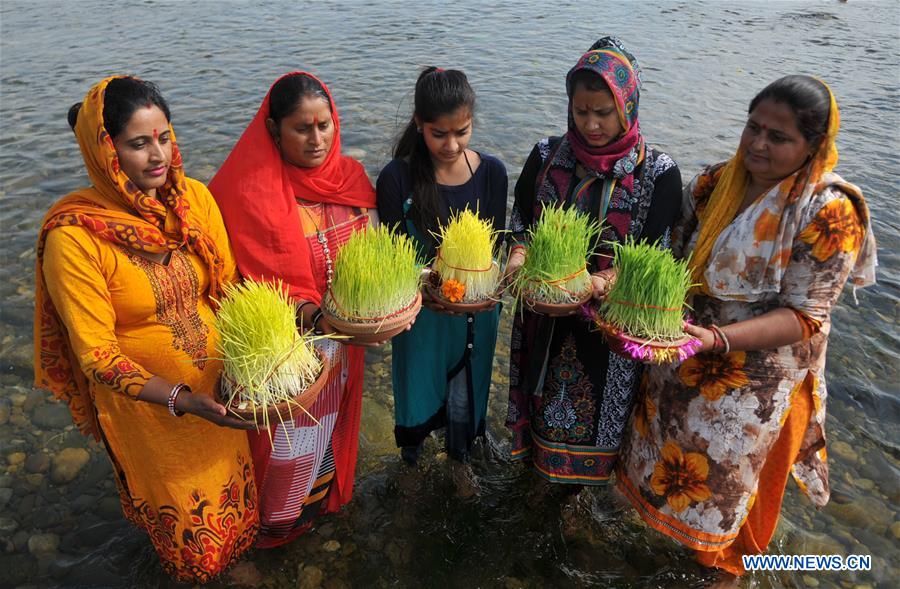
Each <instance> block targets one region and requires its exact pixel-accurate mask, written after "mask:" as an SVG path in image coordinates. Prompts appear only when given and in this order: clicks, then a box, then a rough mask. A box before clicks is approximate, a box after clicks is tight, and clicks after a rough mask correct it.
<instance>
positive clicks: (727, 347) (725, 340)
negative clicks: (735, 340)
mask: <svg viewBox="0 0 900 589" xmlns="http://www.w3.org/2000/svg"><path fill="white" fill-rule="evenodd" d="M709 327H710V329H712V330H713V331H714V332H715V333H716V334H718V336H719V337H720V338H722V345H723V346H724V347H725V350H724V351H723V352H722V353H723V354H727V353H729V352H731V342H729V341H728V336H727V335H725V331H724V330H723V329H722V328H721V327H719V326H718V325H715V324H714V325H710V326H709Z"/></svg>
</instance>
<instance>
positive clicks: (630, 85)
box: [507, 37, 681, 485]
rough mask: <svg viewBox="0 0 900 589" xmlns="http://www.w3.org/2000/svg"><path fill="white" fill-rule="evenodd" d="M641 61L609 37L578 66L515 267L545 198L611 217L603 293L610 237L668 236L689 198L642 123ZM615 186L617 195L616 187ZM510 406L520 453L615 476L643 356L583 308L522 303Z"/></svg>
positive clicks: (547, 144)
mask: <svg viewBox="0 0 900 589" xmlns="http://www.w3.org/2000/svg"><path fill="white" fill-rule="evenodd" d="M640 85H641V70H640V68H639V66H638V64H637V61H636V60H635V58H634V56H632V55H631V54H630V53H629V52H628V51H627V50H625V48H624V47H623V46H622V44H621V42H620V41H619V40H618V39H616V38H615V37H604V38H603V39H601V40H599V41H597V43H595V44H594V45H593V46H592V47H591V49H590V50H589V51H588V52H587V53H585V54H584V55H583V56H582V57H581V58H580V59H579V60H578V63H577V64H576V65H575V67H573V68H572V69H571V70H569V73H568V75H567V76H566V90H567V93H568V96H569V109H568V110H569V112H568V131H567V132H566V134H565V135H563V136H562V137H556V138H545V139H542V140H540V141H539V142H538V143H537V145H535V147H534V149H533V150H532V151H531V155H530V156H529V157H528V160H527V162H526V163H525V167H524V168H523V170H522V174H521V176H519V180H518V182H517V183H516V188H515V203H514V205H513V212H512V218H511V219H510V227H509V228H510V231H511V235H510V239H511V244H512V245H511V249H510V262H509V269H508V272H514V271H515V269H516V268H518V267H519V266H521V264H522V262H523V261H524V259H525V256H526V254H527V249H528V243H527V237H526V232H527V230H528V229H529V228H530V227H531V226H532V225H533V224H534V223H535V222H536V221H537V219H538V217H539V216H540V212H541V210H542V208H543V207H545V206H564V207H567V208H568V207H575V208H577V209H578V210H579V211H581V212H582V213H583V214H585V215H590V216H591V217H592V218H593V219H595V220H597V221H600V222H602V223H603V231H602V233H601V235H600V237H599V239H598V242H597V248H596V251H595V254H594V255H593V256H591V258H590V259H589V261H588V263H589V268H588V269H589V270H590V271H591V273H592V278H593V283H594V284H593V286H594V296H595V297H597V298H599V297H602V296H603V294H604V293H605V292H606V290H607V289H608V287H609V284H610V282H611V280H613V279H614V276H613V274H612V270H611V269H610V264H611V261H612V258H611V251H610V243H611V242H620V243H621V242H623V241H624V240H625V238H626V237H629V236H631V237H634V238H635V239H646V240H648V241H649V242H654V241H656V240H660V241H661V243H663V244H664V245H665V244H666V243H667V240H668V238H669V231H670V228H671V227H672V225H673V224H674V222H675V220H676V217H677V214H678V211H679V205H680V195H681V174H680V172H679V171H678V167H677V166H676V165H675V162H674V161H672V159H671V158H670V157H669V156H667V155H666V154H664V153H662V152H661V151H658V150H656V149H654V148H652V147H651V146H650V145H648V144H647V143H646V142H645V141H644V138H643V135H642V134H641V129H640V127H639V124H638V101H639V94H640ZM604 195H609V196H608V197H607V199H604ZM515 315H516V318H515V322H514V325H513V334H512V342H511V345H510V354H511V358H510V385H509V414H508V417H507V426H508V427H509V428H510V429H511V430H512V432H513V445H512V455H513V458H514V459H522V458H526V457H529V458H530V459H531V460H532V461H533V463H534V467H535V470H536V471H537V473H538V474H539V475H541V476H542V477H544V478H546V479H547V480H549V481H551V482H556V483H576V484H587V485H602V484H605V483H606V482H607V481H608V479H609V476H610V474H611V472H612V469H613V466H614V464H615V461H616V457H617V455H618V450H619V444H620V442H621V440H622V433H623V430H624V428H625V424H626V422H627V421H628V416H629V414H630V411H631V407H632V401H633V397H634V391H635V388H636V384H637V381H638V377H639V374H640V365H638V364H637V363H635V362H633V361H631V360H626V359H625V358H622V357H620V356H617V355H615V354H613V353H612V352H611V351H610V350H609V348H608V347H607V345H606V343H605V341H604V340H603V337H602V336H601V335H600V334H599V333H597V332H594V331H592V330H591V327H590V324H589V323H588V322H586V321H585V320H583V319H582V318H581V317H579V316H574V315H572V316H565V317H548V316H541V315H537V314H534V313H531V312H529V311H528V310H527V309H526V310H524V311H523V312H521V313H520V312H519V311H517V312H516V314H515Z"/></svg>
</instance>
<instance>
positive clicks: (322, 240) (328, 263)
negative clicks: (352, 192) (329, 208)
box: [300, 203, 334, 289]
mask: <svg viewBox="0 0 900 589" xmlns="http://www.w3.org/2000/svg"><path fill="white" fill-rule="evenodd" d="M316 206H321V207H322V213H323V215H324V213H325V204H324V203H322V204H321V205H318V204H317V205H312V206H307V205H303V204H301V205H300V208H301V209H303V211H304V212H305V213H306V216H307V218H308V219H309V220H310V221H311V222H312V224H313V227H315V229H316V241H318V242H319V245H321V246H322V253H323V254H324V256H325V288H326V289H329V288H331V281H332V280H333V278H334V262H333V261H332V259H331V248H330V247H328V237H327V236H326V235H325V232H324V231H322V230H321V229H319V224H318V223H317V222H316V219H315V217H313V215H312V213H310V212H309V211H308V210H307V209H311V208H313V207H316ZM331 224H332V225H334V219H332V223H331Z"/></svg>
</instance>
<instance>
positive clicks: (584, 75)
mask: <svg viewBox="0 0 900 589" xmlns="http://www.w3.org/2000/svg"><path fill="white" fill-rule="evenodd" d="M578 86H581V87H582V88H584V89H585V90H589V91H590V92H600V91H601V90H602V91H605V92H609V93H610V94H611V93H612V91H611V90H610V89H609V84H607V83H606V80H604V79H603V76H601V75H600V74H598V73H597V72H595V71H593V70H588V69H581V70H578V71H577V72H575V73H574V74H572V80H571V82H570V88H569V91H570V92H571V93H572V94H575V90H576V89H577V88H578Z"/></svg>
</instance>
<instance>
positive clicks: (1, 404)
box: [0, 397, 12, 425]
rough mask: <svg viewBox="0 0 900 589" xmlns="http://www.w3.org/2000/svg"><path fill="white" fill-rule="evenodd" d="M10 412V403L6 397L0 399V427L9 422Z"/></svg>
mask: <svg viewBox="0 0 900 589" xmlns="http://www.w3.org/2000/svg"><path fill="white" fill-rule="evenodd" d="M11 411H12V401H10V400H9V399H7V398H6V397H0V425H4V424H6V422H7V421H9V414H10V412H11Z"/></svg>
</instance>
